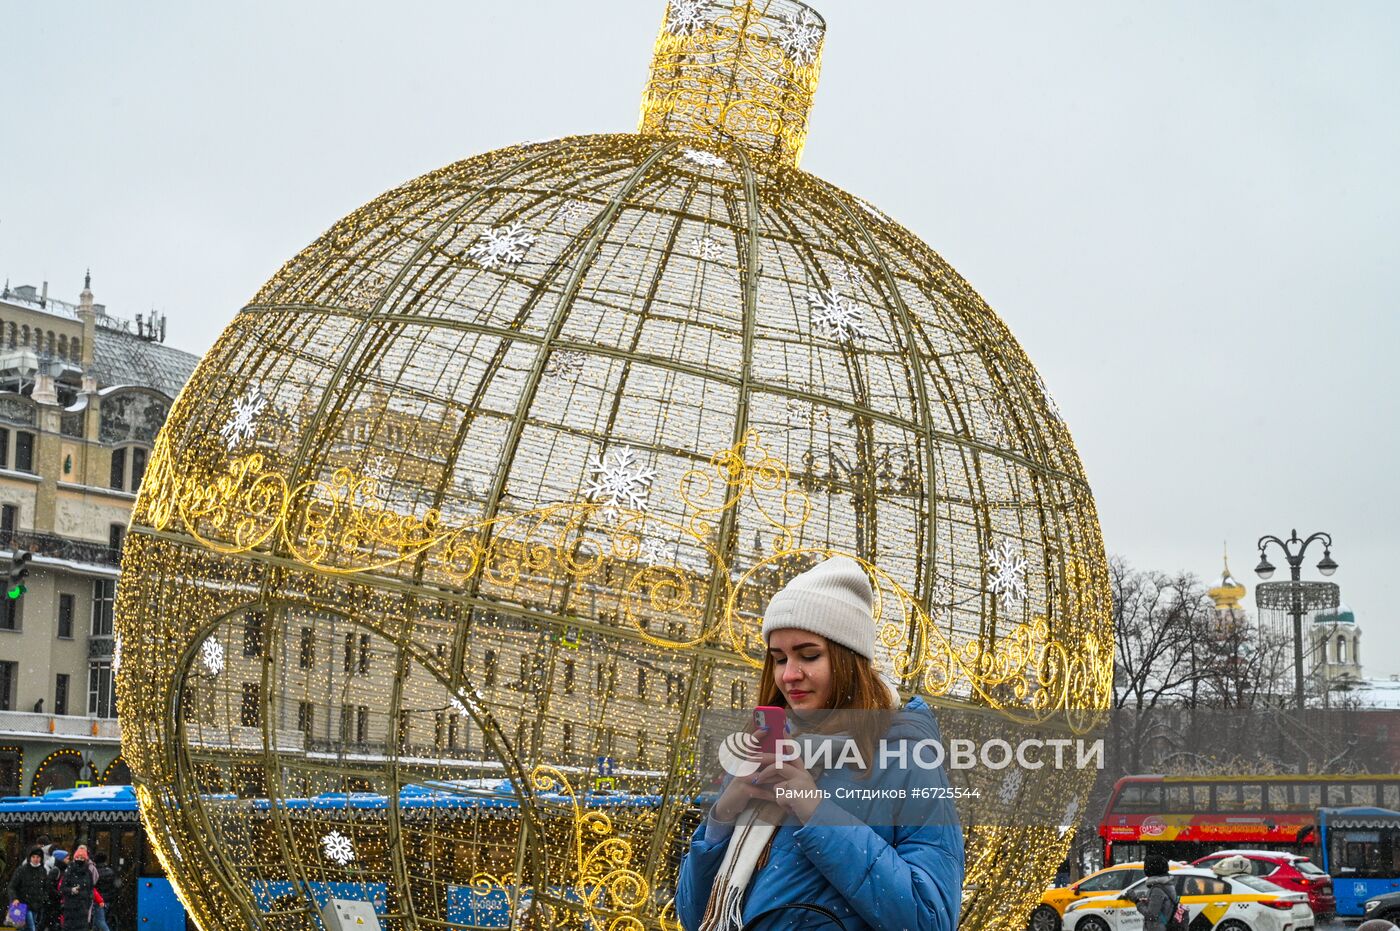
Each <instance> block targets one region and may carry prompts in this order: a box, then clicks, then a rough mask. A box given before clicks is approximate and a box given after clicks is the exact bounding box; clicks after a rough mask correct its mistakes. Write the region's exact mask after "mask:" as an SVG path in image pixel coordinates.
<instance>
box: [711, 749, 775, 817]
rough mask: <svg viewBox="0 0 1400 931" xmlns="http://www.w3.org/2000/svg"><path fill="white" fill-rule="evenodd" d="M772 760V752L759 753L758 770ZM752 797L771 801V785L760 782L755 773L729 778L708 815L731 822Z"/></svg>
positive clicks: (762, 800)
mask: <svg viewBox="0 0 1400 931" xmlns="http://www.w3.org/2000/svg"><path fill="white" fill-rule="evenodd" d="M772 761H773V755H772V754H759V756H758V758H757V762H758V763H759V766H760V769H759V772H762V767H764V766H766V765H767V764H769V763H771V762H772ZM754 799H758V800H759V801H761V802H771V801H773V787H772V786H770V785H768V784H766V783H760V782H759V781H758V774H757V773H754V774H752V775H749V776H743V777H739V776H736V777H734V778H733V779H731V780H729V785H727V786H725V787H724V791H723V792H721V793H720V796H719V798H718V799H717V800H716V801H715V804H714V807H712V808H711V809H710V817H712V818H714V819H715V820H716V821H721V822H724V823H726V824H728V823H730V822H733V820H734V819H735V818H737V817H739V815H740V814H741V813H742V812H743V810H744V809H745V808H748V807H749V802H752V801H753V800H754Z"/></svg>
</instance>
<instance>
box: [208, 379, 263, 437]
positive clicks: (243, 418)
mask: <svg viewBox="0 0 1400 931" xmlns="http://www.w3.org/2000/svg"><path fill="white" fill-rule="evenodd" d="M265 410H267V395H265V394H263V390H262V386H261V385H249V386H248V390H247V391H246V392H244V394H243V397H241V398H234V399H233V416H232V417H230V418H229V419H228V422H227V423H225V424H224V425H223V426H222V427H220V428H219V436H221V437H223V438H224V442H225V443H227V444H228V448H229V449H230V450H231V449H233V448H234V447H235V446H237V445H238V444H239V443H242V442H245V441H246V440H251V439H252V438H253V434H254V433H255V432H256V429H257V420H258V417H260V416H261V415H262V412H263V411H265Z"/></svg>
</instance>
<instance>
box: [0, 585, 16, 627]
mask: <svg viewBox="0 0 1400 931" xmlns="http://www.w3.org/2000/svg"><path fill="white" fill-rule="evenodd" d="M20 600H21V599H19V598H6V597H4V596H3V593H0V630H19V618H20V612H19V604H20Z"/></svg>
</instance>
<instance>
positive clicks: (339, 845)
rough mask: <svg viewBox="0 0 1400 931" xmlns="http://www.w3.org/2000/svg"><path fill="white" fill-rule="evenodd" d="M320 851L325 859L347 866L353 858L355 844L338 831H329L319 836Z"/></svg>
mask: <svg viewBox="0 0 1400 931" xmlns="http://www.w3.org/2000/svg"><path fill="white" fill-rule="evenodd" d="M321 852H322V853H324V854H325V855H326V859H327V860H330V861H331V862H333V863H338V864H340V865H341V866H348V865H350V864H351V863H352V862H354V860H355V845H354V844H352V843H350V838H348V837H346V836H345V835H344V834H342V833H340V832H339V831H331V832H330V833H329V834H327V835H326V836H324V837H322V838H321Z"/></svg>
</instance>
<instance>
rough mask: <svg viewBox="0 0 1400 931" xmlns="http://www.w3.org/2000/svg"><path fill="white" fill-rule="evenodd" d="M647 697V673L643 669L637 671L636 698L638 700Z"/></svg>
mask: <svg viewBox="0 0 1400 931" xmlns="http://www.w3.org/2000/svg"><path fill="white" fill-rule="evenodd" d="M646 697H647V671H646V669H645V668H644V667H638V669H637V698H638V699H639V700H641V699H644V698H646Z"/></svg>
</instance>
